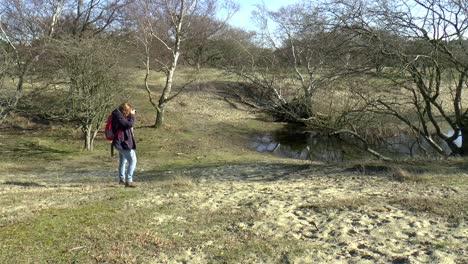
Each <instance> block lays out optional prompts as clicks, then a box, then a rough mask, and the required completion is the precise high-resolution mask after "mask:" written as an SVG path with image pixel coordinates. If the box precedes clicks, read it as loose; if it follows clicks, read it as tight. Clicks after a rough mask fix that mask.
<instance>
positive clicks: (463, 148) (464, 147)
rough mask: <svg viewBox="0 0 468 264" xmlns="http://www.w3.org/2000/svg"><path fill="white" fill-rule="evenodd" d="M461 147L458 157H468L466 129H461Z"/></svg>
mask: <svg viewBox="0 0 468 264" xmlns="http://www.w3.org/2000/svg"><path fill="white" fill-rule="evenodd" d="M461 134H462V146H461V149H460V155H462V156H465V155H468V129H466V128H462V130H461Z"/></svg>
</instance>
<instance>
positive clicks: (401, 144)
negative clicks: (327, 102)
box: [249, 125, 461, 162]
mask: <svg viewBox="0 0 468 264" xmlns="http://www.w3.org/2000/svg"><path fill="white" fill-rule="evenodd" d="M452 134H453V131H449V132H447V135H448V136H450V135H452ZM438 143H439V144H440V145H441V146H443V148H444V151H445V152H446V153H447V154H450V149H449V147H448V146H447V144H445V143H444V142H442V140H439V141H438ZM455 143H456V144H457V145H458V146H461V136H459V137H458V138H457V140H456V141H455ZM249 147H250V148H251V149H254V150H256V151H258V152H261V153H266V154H267V153H269V154H273V155H276V156H280V157H287V158H293V159H301V160H312V161H321V162H345V161H353V160H360V159H369V158H371V157H372V156H371V154H370V153H368V152H366V151H364V150H363V148H362V143H361V142H360V141H358V140H357V139H356V138H354V137H352V136H350V135H345V134H341V135H332V136H330V135H324V134H321V133H318V132H315V131H310V130H307V129H305V128H304V127H301V126H294V125H286V126H285V127H284V128H282V129H279V130H277V131H274V132H272V133H267V134H258V135H254V136H253V137H252V138H251V140H250V141H249ZM371 147H372V148H373V149H375V150H377V151H378V152H379V153H381V154H384V155H386V156H389V157H392V158H397V157H400V158H401V157H411V156H413V157H414V156H428V155H433V154H435V153H434V152H433V151H432V150H431V148H430V146H429V144H428V143H427V142H426V141H425V140H422V139H418V138H416V137H415V136H413V135H410V134H407V133H399V134H397V135H394V136H391V137H390V136H389V137H387V138H383V139H380V140H379V141H378V142H374V143H373V144H372V146H371Z"/></svg>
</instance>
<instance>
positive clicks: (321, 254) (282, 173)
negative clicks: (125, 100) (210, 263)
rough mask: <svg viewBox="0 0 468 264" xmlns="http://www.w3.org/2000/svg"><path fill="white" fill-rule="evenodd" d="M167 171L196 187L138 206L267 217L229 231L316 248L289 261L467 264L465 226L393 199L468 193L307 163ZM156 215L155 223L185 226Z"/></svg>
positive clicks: (198, 254)
mask: <svg viewBox="0 0 468 264" xmlns="http://www.w3.org/2000/svg"><path fill="white" fill-rule="evenodd" d="M172 174H177V175H181V176H186V177H191V178H192V179H193V181H194V182H195V183H196V187H195V188H192V190H191V191H188V192H181V193H171V192H169V193H164V194H157V193H148V196H147V197H146V198H145V199H143V200H140V201H139V202H138V204H140V205H142V206H143V205H145V204H148V203H154V202H157V203H159V204H164V203H169V202H170V203H183V204H186V205H187V206H188V207H190V208H197V210H200V211H210V210H212V211H214V210H219V209H222V208H229V209H230V210H245V209H249V210H254V211H256V212H258V213H260V214H261V215H263V216H264V217H263V218H262V219H261V220H259V221H255V222H242V221H239V222H238V223H236V224H235V225H236V226H235V228H233V230H246V229H248V230H249V231H251V232H253V233H255V234H258V235H262V234H266V235H268V236H270V237H286V238H290V239H295V240H297V241H298V243H301V241H303V242H307V243H309V244H311V245H313V246H312V247H311V250H310V252H308V254H305V255H300V256H291V257H290V259H289V261H290V262H291V263H311V262H332V263H337V262H340V261H341V262H342V263H348V262H349V263H466V261H468V258H467V256H468V251H467V246H466V245H467V242H468V227H467V225H466V221H461V222H460V221H458V222H456V223H455V222H453V221H449V220H447V219H446V218H444V217H443V216H440V215H436V214H432V213H429V212H417V211H413V210H409V209H408V208H404V207H403V206H399V205H398V204H393V203H392V202H391V201H394V200H395V199H398V198H401V197H406V196H408V195H411V196H413V197H426V196H430V197H440V198H441V199H443V198H447V197H455V198H460V197H461V198H463V197H464V198H465V199H466V197H467V193H466V190H456V191H454V190H451V189H447V188H444V187H441V188H436V187H428V186H424V185H421V184H415V183H400V182H395V181H391V180H389V177H385V176H362V175H357V174H352V173H345V174H343V173H342V172H339V171H337V170H336V169H333V168H330V169H329V171H328V174H324V173H323V172H322V173H320V174H318V173H317V170H316V169H315V168H313V167H309V166H289V165H288V166H282V165H229V166H224V167H217V168H203V169H193V170H186V171H177V172H172ZM465 209H466V207H465ZM465 214H466V212H465ZM153 217H154V219H155V221H156V222H158V221H159V222H161V221H166V220H167V221H183V219H167V217H166V216H163V215H155V216H153ZM465 220H466V217H465ZM317 248H320V250H317ZM203 254H204V252H203V250H202V249H200V250H198V251H197V250H193V249H192V250H191V251H190V254H188V255H187V254H186V255H187V256H185V257H184V258H185V259H187V260H189V259H192V260H194V259H200V258H201V259H203ZM188 256H190V257H188Z"/></svg>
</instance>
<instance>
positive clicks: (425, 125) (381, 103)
mask: <svg viewBox="0 0 468 264" xmlns="http://www.w3.org/2000/svg"><path fill="white" fill-rule="evenodd" d="M338 6H339V8H338V9H339V10H341V11H343V10H345V12H337V14H340V15H339V16H340V18H341V19H342V21H343V23H344V25H346V27H347V28H349V29H352V30H354V31H355V32H356V33H357V34H358V35H359V36H363V37H369V38H372V39H374V40H375V43H376V44H377V45H378V46H379V48H380V50H381V54H383V55H384V56H385V57H386V58H391V59H392V60H393V61H394V62H396V63H395V64H394V65H393V67H392V68H391V70H389V71H388V73H389V74H386V75H385V76H386V77H387V78H388V79H390V80H391V84H387V85H386V86H387V88H388V89H391V90H392V91H393V94H394V96H388V95H383V94H378V93H374V94H369V96H372V97H370V98H371V99H370V100H371V101H373V103H372V106H373V109H372V111H375V112H378V113H381V114H385V115H392V116H395V117H396V118H398V119H399V120H400V121H402V122H403V123H404V124H406V125H407V126H408V127H409V128H410V129H411V130H413V131H415V132H416V133H417V134H418V135H419V136H420V137H422V138H424V139H425V140H426V141H427V142H428V143H429V144H430V145H431V146H432V148H433V149H435V150H436V151H437V152H439V153H441V154H445V152H444V149H443V146H442V145H441V144H440V143H438V142H437V140H436V139H437V138H440V139H442V140H443V141H444V142H445V143H446V144H447V145H448V146H449V147H450V149H451V151H452V153H455V154H462V155H463V154H466V153H468V152H467V151H468V140H466V139H467V138H468V127H467V126H468V123H467V120H468V113H467V111H466V106H464V96H463V91H464V90H466V88H468V81H467V75H468V42H467V40H466V36H467V34H468V3H467V2H466V1H451V0H428V1H420V0H414V1H409V2H407V1H393V2H391V3H390V2H387V1H378V2H376V3H372V4H371V3H367V2H363V1H361V2H359V1H340V2H339V4H338ZM382 32H387V33H386V34H391V35H393V36H394V37H393V39H394V40H393V41H388V38H387V39H385V38H383V35H382ZM447 127H448V128H449V129H451V130H452V131H453V133H452V134H447V133H446V131H447V130H448V129H447ZM460 133H461V134H462V136H463V143H462V146H461V147H459V146H457V145H456V144H455V140H456V139H457V137H458V136H459V135H460Z"/></svg>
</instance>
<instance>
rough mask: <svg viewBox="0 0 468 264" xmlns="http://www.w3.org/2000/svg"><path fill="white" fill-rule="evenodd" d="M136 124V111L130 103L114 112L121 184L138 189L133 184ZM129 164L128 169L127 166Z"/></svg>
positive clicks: (113, 120)
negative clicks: (134, 129) (134, 130)
mask: <svg viewBox="0 0 468 264" xmlns="http://www.w3.org/2000/svg"><path fill="white" fill-rule="evenodd" d="M134 124H135V109H132V105H131V104H129V103H123V104H121V105H120V106H119V108H118V109H115V110H114V111H112V130H115V131H113V132H114V134H116V136H115V138H114V140H113V141H112V145H113V146H114V147H115V148H116V149H117V150H118V151H119V184H125V187H130V188H134V187H136V185H135V183H133V172H134V171H135V167H136V163H137V158H136V153H135V150H136V143H135V138H134V137H133V127H134ZM127 162H128V169H127V170H125V169H126V164H127Z"/></svg>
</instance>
